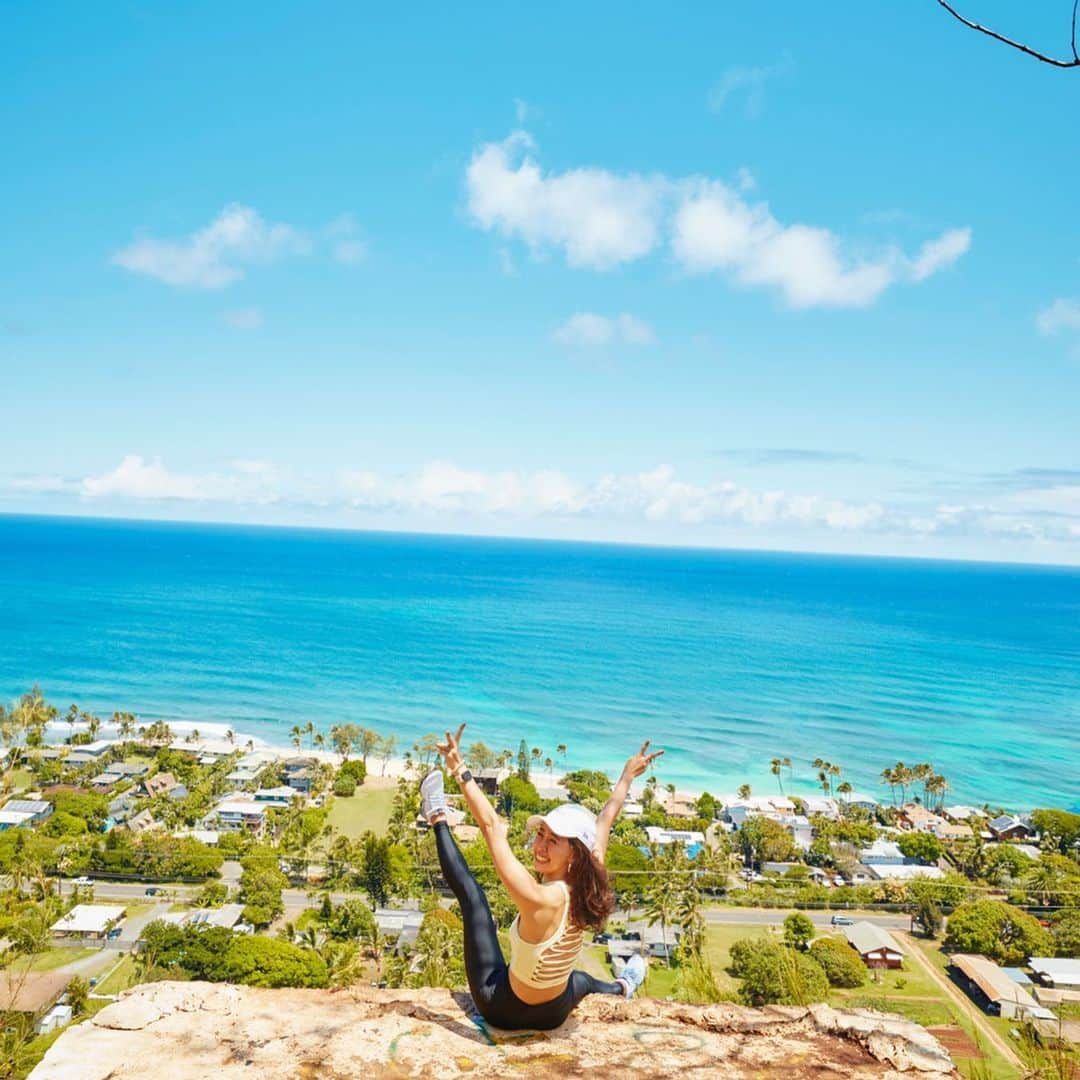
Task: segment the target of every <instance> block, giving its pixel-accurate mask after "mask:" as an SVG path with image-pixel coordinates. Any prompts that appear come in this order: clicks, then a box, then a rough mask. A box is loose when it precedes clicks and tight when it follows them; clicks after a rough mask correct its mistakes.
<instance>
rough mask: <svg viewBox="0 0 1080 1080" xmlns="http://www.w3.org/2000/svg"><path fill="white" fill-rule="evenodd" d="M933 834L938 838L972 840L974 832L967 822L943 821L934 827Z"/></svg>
mask: <svg viewBox="0 0 1080 1080" xmlns="http://www.w3.org/2000/svg"><path fill="white" fill-rule="evenodd" d="M934 835H935V836H936V837H937V838H938V839H939V840H945V841H950V840H972V839H974V837H975V833H974V831H973V830H972V828H971V826H970V825H968V824H967V822H963V821H960V822H957V821H943V822H942V823H941V824H940V825H939V826H937V828H935V829H934Z"/></svg>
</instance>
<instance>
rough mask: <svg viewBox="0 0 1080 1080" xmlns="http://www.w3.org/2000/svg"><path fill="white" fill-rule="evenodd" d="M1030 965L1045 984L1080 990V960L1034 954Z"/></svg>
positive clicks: (1058, 988) (1056, 987)
mask: <svg viewBox="0 0 1080 1080" xmlns="http://www.w3.org/2000/svg"><path fill="white" fill-rule="evenodd" d="M1028 966H1029V967H1030V968H1031V970H1032V971H1033V972H1034V973H1035V977H1036V978H1037V979H1038V980H1039V982H1040V983H1042V984H1043V986H1049V987H1052V988H1053V989H1054V990H1080V960H1068V959H1065V958H1063V957H1054V956H1033V957H1032V958H1031V959H1030V960H1029V961H1028Z"/></svg>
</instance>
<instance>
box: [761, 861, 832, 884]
mask: <svg viewBox="0 0 1080 1080" xmlns="http://www.w3.org/2000/svg"><path fill="white" fill-rule="evenodd" d="M792 870H795V871H797V872H799V873H800V874H802V875H804V876H805V877H807V878H809V879H810V880H811V881H824V882H827V881H828V880H829V875H828V874H827V873H826V872H825V871H824V870H822V869H821V867H820V866H807V865H806V863H801V862H763V863H762V864H761V872H762V873H763V874H779V875H780V877H784V876H785V875H787V874H788V873H790V872H791V871H792Z"/></svg>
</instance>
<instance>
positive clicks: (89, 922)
mask: <svg viewBox="0 0 1080 1080" xmlns="http://www.w3.org/2000/svg"><path fill="white" fill-rule="evenodd" d="M125 914H126V911H125V909H124V908H123V907H121V906H120V905H118V904H76V905H75V907H73V908H72V909H71V910H70V911H69V912H68V913H67V914H66V915H65V916H64V917H63V918H62V919H58V920H57V921H56V922H54V923H53V924H52V926H51V927H49V929H50V930H51V931H52V932H53V935H54V936H55V937H58V938H95V939H98V938H103V937H105V935H106V934H107V933H108V932H109V931H110V930H111V929H112V928H113V927H114V926H116V924H117V923H118V922H120V920H121V919H122V918H123V917H124V915H125Z"/></svg>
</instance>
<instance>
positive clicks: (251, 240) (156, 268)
mask: <svg viewBox="0 0 1080 1080" xmlns="http://www.w3.org/2000/svg"><path fill="white" fill-rule="evenodd" d="M310 250H311V241H310V239H309V238H308V237H307V236H306V234H305V233H303V232H302V231H301V230H299V229H296V228H294V227H293V226H292V225H285V224H273V223H270V222H267V221H264V220H263V218H262V217H260V216H259V214H258V213H257V212H256V211H255V210H253V209H252V208H251V207H249V206H241V205H240V204H239V203H232V204H231V205H229V206H226V207H225V209H224V210H222V211H221V213H220V214H218V216H217V217H216V218H215V219H214V220H213V221H212V222H211V223H210V224H209V225H207V226H206V227H205V228H203V229H199V230H198V231H197V232H194V233H192V234H191V235H190V236H188V237H186V238H185V239H183V240H155V239H154V238H153V237H143V238H141V239H139V240H136V241H135V242H134V243H133V244H130V245H129V246H128V247H126V248H123V249H122V250H120V251H118V252H116V254H115V255H113V257H112V261H113V263H115V264H116V265H117V266H122V267H123V268H124V269H125V270H130V271H131V272H132V273H135V274H145V275H146V276H147V277H152V278H156V279H157V280H158V281H164V282H165V283H166V284H167V285H179V286H187V287H190V288H195V289H222V288H224V287H225V286H226V285H230V284H232V283H233V282H234V281H238V280H239V279H240V278H242V277H243V276H244V266H245V265H247V264H250V263H266V262H271V261H273V260H274V259H277V258H281V257H283V256H286V255H306V254H308V253H309V252H310Z"/></svg>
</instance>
